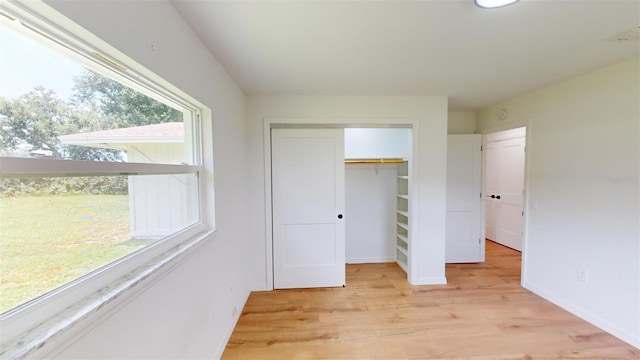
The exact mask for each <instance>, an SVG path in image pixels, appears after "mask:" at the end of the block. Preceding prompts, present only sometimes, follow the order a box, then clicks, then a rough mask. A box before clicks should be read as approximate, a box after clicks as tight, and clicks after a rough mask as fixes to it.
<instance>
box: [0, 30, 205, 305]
mask: <svg viewBox="0 0 640 360" xmlns="http://www.w3.org/2000/svg"><path fill="white" fill-rule="evenodd" d="M47 42H49V43H52V42H51V41H50V40H49V39H46V38H43V37H41V38H40V39H39V40H37V41H36V40H34V35H30V36H25V35H24V34H21V33H18V32H15V31H14V29H10V28H7V27H3V26H0V54H2V55H1V56H0V59H1V60H0V61H1V63H0V65H1V66H0V84H1V85H0V156H1V157H16V158H22V159H24V161H30V163H32V164H35V163H36V162H35V161H34V160H32V159H42V158H44V159H52V160H60V161H68V160H83V161H93V162H95V171H96V175H95V176H81V177H80V176H77V177H71V176H69V177H64V176H63V177H42V175H39V174H38V169H37V168H34V170H33V171H34V174H33V175H32V176H28V175H29V174H26V175H27V176H28V177H25V178H17V177H9V176H8V175H7V176H2V177H0V229H1V230H0V294H2V296H0V313H3V312H6V311H7V310H10V309H12V308H15V307H16V306H18V305H21V304H23V303H25V302H28V301H30V300H32V299H35V298H38V297H40V296H42V295H44V294H47V293H48V292H50V291H52V290H54V289H56V288H59V287H60V286H62V285H65V284H67V283H69V282H72V281H74V280H77V279H79V278H81V277H83V276H85V275H87V274H89V273H91V272H93V271H95V270H96V269H99V268H101V267H103V266H105V265H107V264H110V263H112V262H113V261H115V260H118V259H120V258H122V257H124V256H127V255H129V254H133V253H135V252H136V251H139V250H141V249H143V248H145V247H146V246H148V245H151V244H153V243H155V242H157V241H159V240H161V239H165V238H167V237H169V236H171V235H173V234H175V233H176V232H178V231H180V230H183V229H185V228H186V227H188V226H190V225H193V224H195V223H197V222H198V221H199V220H200V204H199V202H198V199H199V173H198V172H193V168H191V169H188V170H185V171H184V173H180V171H177V172H178V173H175V172H176V171H172V173H171V174H159V175H130V176H126V175H120V176H104V175H97V173H98V172H99V171H100V169H101V167H100V166H101V164H105V162H110V163H114V162H115V163H122V162H128V163H145V164H177V165H198V158H199V156H198V153H197V147H196V146H195V145H194V144H195V143H197V138H196V135H197V133H198V131H197V129H196V126H197V124H196V122H195V119H194V114H195V110H190V109H185V108H182V107H180V106H171V104H173V103H174V102H172V100H169V99H167V101H161V100H162V97H161V96H160V95H158V96H149V94H150V91H151V92H152V90H149V89H148V88H143V87H142V85H139V86H136V84H135V82H133V81H131V80H128V81H125V83H127V85H124V84H123V82H120V81H117V80H115V79H121V78H122V76H121V74H116V73H114V74H113V75H114V76H109V74H110V73H109V71H107V70H105V69H102V68H100V69H101V70H100V71H96V69H97V68H99V67H100V66H101V65H96V64H93V66H88V67H87V66H83V65H82V64H81V63H79V62H77V61H75V60H71V59H70V58H68V57H65V56H64V55H61V54H59V53H58V52H57V51H55V50H54V49H53V48H55V46H53V45H52V44H48V45H47ZM84 65H86V64H84ZM132 84H133V85H132ZM56 163H57V162H56ZM91 164H94V163H91ZM92 166H93V165H92ZM158 166H159V165H158ZM158 166H156V168H158ZM1 172H2V169H0V175H1ZM84 172H85V173H86V172H87V170H84ZM89 172H91V171H89ZM124 173H127V174H135V173H136V172H135V171H133V172H119V173H118V174H124ZM49 175H50V174H49ZM66 175H69V174H66ZM66 175H65V176H66Z"/></svg>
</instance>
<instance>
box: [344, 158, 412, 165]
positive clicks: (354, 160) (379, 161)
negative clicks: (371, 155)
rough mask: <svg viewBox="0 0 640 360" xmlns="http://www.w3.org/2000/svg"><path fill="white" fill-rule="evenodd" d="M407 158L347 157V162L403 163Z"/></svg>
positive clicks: (345, 161)
mask: <svg viewBox="0 0 640 360" xmlns="http://www.w3.org/2000/svg"><path fill="white" fill-rule="evenodd" d="M405 161H407V160H405V159H398V158H395V159H345V160H344V163H345V164H402V163H403V162H405Z"/></svg>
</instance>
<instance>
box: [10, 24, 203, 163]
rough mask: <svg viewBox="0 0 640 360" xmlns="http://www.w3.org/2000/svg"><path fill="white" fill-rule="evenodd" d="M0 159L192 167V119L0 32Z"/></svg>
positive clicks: (25, 39) (186, 113)
mask: <svg viewBox="0 0 640 360" xmlns="http://www.w3.org/2000/svg"><path fill="white" fill-rule="evenodd" d="M0 39H2V41H0V53H2V66H1V67H0V79H1V80H2V81H1V83H2V85H1V87H0V129H1V131H2V133H1V135H0V156H11V157H38V158H50V159H59V160H91V161H116V162H118V161H129V162H144V163H164V164H193V163H194V161H193V157H192V156H191V152H192V149H191V147H192V142H193V140H192V138H191V136H187V137H185V133H187V134H189V130H190V129H187V131H186V132H185V126H187V127H190V126H191V124H190V123H191V121H192V117H193V116H192V113H191V112H189V111H184V110H179V109H176V108H174V107H171V106H169V105H167V104H165V103H163V102H160V101H158V100H156V99H154V98H151V97H149V96H147V95H145V94H143V93H142V92H140V91H138V90H136V89H133V88H131V87H129V86H126V85H123V84H122V83H120V82H118V81H116V80H113V79H111V78H109V77H106V76H103V75H102V74H100V73H97V72H95V71H94V70H92V69H89V68H87V67H84V66H82V65H81V64H80V63H78V62H75V61H74V60H71V59H69V58H67V57H65V56H64V55H61V54H58V53H57V52H55V51H53V50H51V49H49V48H48V47H46V46H44V45H43V44H41V43H40V42H37V41H34V40H33V39H31V38H28V37H26V36H24V35H22V34H19V33H17V32H15V31H13V30H12V29H8V28H5V27H0Z"/></svg>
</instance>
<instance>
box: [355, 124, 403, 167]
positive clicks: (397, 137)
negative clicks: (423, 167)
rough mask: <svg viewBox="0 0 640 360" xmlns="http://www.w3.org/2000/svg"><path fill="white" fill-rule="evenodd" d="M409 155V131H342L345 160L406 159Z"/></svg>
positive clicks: (358, 129)
mask: <svg viewBox="0 0 640 360" xmlns="http://www.w3.org/2000/svg"><path fill="white" fill-rule="evenodd" d="M410 155H411V130H409V129H375V128H374V129H363V128H351V129H344V157H345V159H384V158H391V159H393V158H397V159H407V158H409V156H410Z"/></svg>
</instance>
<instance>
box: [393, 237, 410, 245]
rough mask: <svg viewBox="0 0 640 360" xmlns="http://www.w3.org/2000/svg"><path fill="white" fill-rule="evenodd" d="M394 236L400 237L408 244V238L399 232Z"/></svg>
mask: <svg viewBox="0 0 640 360" xmlns="http://www.w3.org/2000/svg"><path fill="white" fill-rule="evenodd" d="M396 236H397V237H398V239H400V241H402V242H404V243H406V244H407V245H408V244H409V239H407V237H406V236H404V235H401V234H396Z"/></svg>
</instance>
